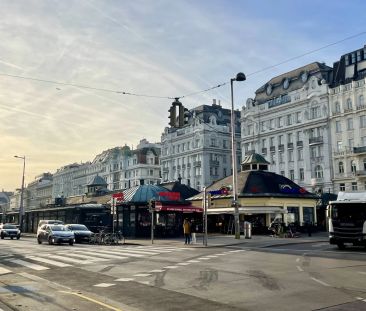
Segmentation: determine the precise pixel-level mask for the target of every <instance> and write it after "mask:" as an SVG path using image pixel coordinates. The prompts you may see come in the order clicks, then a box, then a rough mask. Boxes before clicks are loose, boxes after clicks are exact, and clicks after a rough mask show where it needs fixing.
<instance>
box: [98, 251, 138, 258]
mask: <svg viewBox="0 0 366 311" xmlns="http://www.w3.org/2000/svg"><path fill="white" fill-rule="evenodd" d="M98 252H99V253H102V254H112V255H121V254H122V255H123V256H127V257H145V255H141V254H134V253H126V252H122V251H113V250H110V251H104V250H99V251H98Z"/></svg>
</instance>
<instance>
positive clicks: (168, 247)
mask: <svg viewBox="0 0 366 311" xmlns="http://www.w3.org/2000/svg"><path fill="white" fill-rule="evenodd" d="M126 248H127V247H126ZM130 248H131V249H134V248H139V249H150V248H155V249H163V250H170V251H178V252H179V251H183V250H186V249H188V248H181V247H170V246H165V247H156V246H136V247H130Z"/></svg>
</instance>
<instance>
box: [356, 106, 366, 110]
mask: <svg viewBox="0 0 366 311" xmlns="http://www.w3.org/2000/svg"><path fill="white" fill-rule="evenodd" d="M365 108H366V106H365V105H358V106H357V110H361V109H365Z"/></svg>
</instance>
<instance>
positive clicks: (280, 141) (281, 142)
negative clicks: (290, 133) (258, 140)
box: [278, 135, 283, 145]
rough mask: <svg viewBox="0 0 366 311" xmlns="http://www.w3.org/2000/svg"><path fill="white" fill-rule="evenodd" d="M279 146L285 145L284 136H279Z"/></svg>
mask: <svg viewBox="0 0 366 311" xmlns="http://www.w3.org/2000/svg"><path fill="white" fill-rule="evenodd" d="M278 144H279V145H282V144H283V135H280V136H278Z"/></svg>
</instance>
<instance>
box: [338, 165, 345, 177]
mask: <svg viewBox="0 0 366 311" xmlns="http://www.w3.org/2000/svg"><path fill="white" fill-rule="evenodd" d="M338 171H339V173H340V174H343V173H344V165H343V162H339V163H338Z"/></svg>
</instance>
